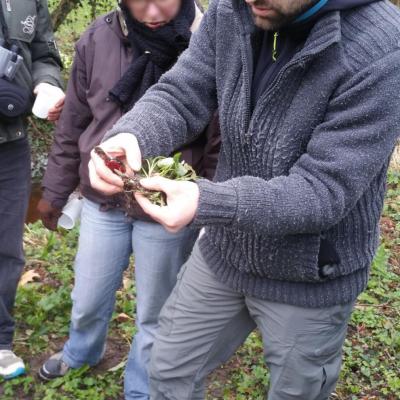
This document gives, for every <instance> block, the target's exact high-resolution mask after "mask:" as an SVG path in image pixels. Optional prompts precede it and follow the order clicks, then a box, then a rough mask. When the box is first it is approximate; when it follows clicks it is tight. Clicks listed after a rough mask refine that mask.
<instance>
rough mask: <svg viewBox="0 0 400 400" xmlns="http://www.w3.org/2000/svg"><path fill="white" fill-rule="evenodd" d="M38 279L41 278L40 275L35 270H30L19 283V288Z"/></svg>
mask: <svg viewBox="0 0 400 400" xmlns="http://www.w3.org/2000/svg"><path fill="white" fill-rule="evenodd" d="M36 278H40V275H39V274H38V273H37V272H35V270H33V269H30V270H29V271H26V272H25V273H24V274H23V275H22V277H21V279H20V281H19V286H25V285H26V284H27V283H29V282H33V281H34V280H35V279H36Z"/></svg>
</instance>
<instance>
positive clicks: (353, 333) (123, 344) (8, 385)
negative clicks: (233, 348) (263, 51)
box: [0, 0, 400, 400]
mask: <svg viewBox="0 0 400 400" xmlns="http://www.w3.org/2000/svg"><path fill="white" fill-rule="evenodd" d="M205 1H206V0H205ZM116 3H117V1H116V0H49V6H50V8H51V10H52V18H53V23H54V26H55V27H56V29H57V38H58V41H59V47H60V50H61V54H62V59H63V62H64V66H65V70H64V75H65V78H66V80H67V79H68V73H69V68H70V66H71V63H72V59H73V45H74V42H75V41H76V40H77V39H78V37H79V35H80V34H81V33H82V32H83V30H84V29H85V28H86V27H87V26H88V25H89V24H90V22H91V21H92V20H93V19H94V18H96V17H97V16H99V15H101V14H103V13H105V12H108V11H110V10H111V9H113V8H114V7H115V6H116ZM395 3H398V4H399V5H400V0H397V1H395ZM399 73H400V71H399ZM53 129H54V128H53V126H52V125H51V124H47V123H43V122H42V121H40V120H37V119H35V118H31V119H30V131H31V141H32V149H33V163H32V173H33V177H34V179H35V180H40V178H41V176H42V173H43V170H44V168H45V165H46V158H47V151H48V148H49V145H50V143H51V140H52V134H53ZM381 228H382V244H381V246H380V247H379V250H378V253H377V255H376V258H375V261H374V264H373V267H372V273H371V280H370V283H369V287H368V290H367V291H366V292H365V293H363V294H362V295H361V296H360V298H359V301H358V303H357V306H356V308H355V311H354V313H353V316H352V319H351V323H350V327H349V332H348V336H347V340H346V342H345V346H344V363H343V370H342V373H341V377H340V381H339V384H338V387H337V390H336V392H335V393H334V394H333V395H332V397H331V399H339V400H356V399H357V400H366V399H370V400H382V399H387V400H398V399H400V150H399V149H397V153H396V154H395V156H394V160H393V162H392V167H391V170H390V173H389V176H388V192H387V196H386V203H385V209H384V215H383V217H382V221H381ZM77 237H78V231H77V230H76V229H75V230H73V231H69V232H68V231H59V232H57V233H51V232H48V231H47V230H46V229H44V228H43V226H42V224H41V223H40V222H36V223H33V224H28V225H27V226H26V233H25V239H24V241H25V248H26V256H27V263H26V268H25V272H24V275H23V277H22V280H21V283H20V288H19V292H18V296H17V304H16V320H17V324H18V326H17V332H16V337H15V350H16V352H17V353H18V354H20V355H21V356H23V357H24V359H25V361H26V362H27V365H28V374H27V375H26V376H24V377H21V378H19V379H15V380H12V381H7V382H6V381H1V380H0V399H2V400H16V399H17V400H24V399H26V400H28V399H29V400H31V399H34V400H65V399H82V400H111V399H123V392H122V379H123V370H124V365H125V361H126V356H127V352H128V349H129V346H130V342H131V338H132V335H133V333H134V332H135V328H134V319H135V282H134V280H133V273H134V260H133V258H132V262H131V265H130V266H129V268H128V269H127V271H126V273H125V278H124V281H123V286H122V287H121V289H120V290H119V291H118V293H117V303H116V309H115V312H114V314H113V318H112V322H111V325H110V332H109V339H108V350H107V353H106V357H105V359H104V361H103V362H102V363H101V364H100V365H99V366H98V367H96V368H95V369H93V370H88V368H87V367H83V368H81V369H79V370H75V371H73V372H72V373H70V374H68V376H67V377H65V378H62V379H57V380H55V381H53V382H51V383H42V382H41V381H39V380H38V378H37V370H38V368H39V367H40V365H41V363H42V362H43V361H44V360H45V359H46V358H47V356H48V355H50V354H51V353H53V352H55V351H57V350H59V349H60V348H61V347H62V344H63V343H64V341H65V340H66V338H67V335H68V323H69V316H70V308H71V300H70V292H71V288H72V285H73V267H72V265H73V259H74V256H75V251H76V244H77ZM268 381H269V375H268V371H267V369H266V368H265V366H264V364H263V357H262V342H261V338H260V335H259V333H258V332H254V333H253V334H252V335H250V337H249V338H248V340H247V341H246V343H245V344H244V345H243V346H242V347H241V348H240V349H239V350H238V352H237V353H236V354H235V356H234V357H233V358H232V359H231V360H230V362H229V363H228V364H227V365H224V366H223V367H221V368H220V369H219V370H217V371H215V372H214V373H213V374H212V376H211V377H210V379H209V385H208V394H207V400H261V399H263V398H264V388H265V386H266V385H268ZM304 400H306V399H304Z"/></svg>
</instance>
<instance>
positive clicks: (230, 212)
mask: <svg viewBox="0 0 400 400" xmlns="http://www.w3.org/2000/svg"><path fill="white" fill-rule="evenodd" d="M197 184H198V186H199V190H200V197H199V205H198V208H197V213H196V215H195V218H194V220H193V225H194V226H205V225H229V224H230V223H232V221H233V219H234V217H235V215H236V209H237V202H238V201H237V193H236V189H235V188H234V187H233V186H232V185H231V184H228V183H223V182H222V183H214V182H211V181H208V180H206V179H200V180H198V181H197Z"/></svg>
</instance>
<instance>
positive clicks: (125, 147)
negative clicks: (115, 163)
mask: <svg viewBox="0 0 400 400" xmlns="http://www.w3.org/2000/svg"><path fill="white" fill-rule="evenodd" d="M100 147H101V148H102V149H103V150H104V151H105V152H106V153H107V154H109V155H110V156H112V157H118V158H119V159H121V161H123V162H124V164H125V165H126V167H127V169H128V170H131V171H139V170H140V168H141V165H142V157H141V153H140V149H139V144H138V142H137V140H136V138H135V136H134V135H132V134H131V133H119V134H118V135H116V136H114V137H112V138H110V139H108V140H106V141H105V142H103V143H102V144H101V145H100ZM91 158H92V159H91V160H90V162H89V178H90V183H91V185H92V186H93V188H94V189H96V190H98V191H99V192H102V193H104V194H106V195H112V194H116V193H119V192H121V191H122V187H123V183H122V180H121V178H119V177H118V176H117V175H115V174H114V173H113V172H112V171H111V170H110V169H109V168H108V167H107V166H106V165H105V164H104V161H103V160H102V159H101V158H100V157H99V156H98V155H97V154H96V153H95V152H94V151H93V150H92V152H91Z"/></svg>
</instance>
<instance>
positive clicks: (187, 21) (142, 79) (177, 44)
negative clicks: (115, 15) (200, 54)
mask: <svg viewBox="0 0 400 400" xmlns="http://www.w3.org/2000/svg"><path fill="white" fill-rule="evenodd" d="M121 9H122V11H123V14H124V18H125V22H126V26H127V28H128V40H129V42H130V44H131V46H132V47H133V48H134V49H136V50H137V51H138V53H139V55H138V56H137V57H134V59H133V61H132V64H131V65H130V66H129V68H128V70H127V71H126V72H125V74H124V76H123V77H122V78H121V79H120V80H119V81H118V83H117V84H116V85H115V86H114V88H113V89H112V90H111V91H110V97H111V99H112V100H113V101H115V102H116V103H118V104H119V105H120V106H121V108H122V110H123V111H124V112H126V111H128V110H130V109H131V108H132V107H133V106H134V104H135V103H136V102H137V101H138V100H139V99H140V98H141V97H142V96H143V94H144V93H145V92H146V90H147V89H148V88H149V87H151V86H152V85H154V84H155V83H157V82H158V80H159V79H160V77H161V75H162V74H163V73H164V72H166V71H168V70H169V69H170V68H171V67H172V65H173V64H174V63H175V62H176V60H177V58H178V56H179V55H180V54H181V53H182V52H183V51H184V50H185V49H186V48H187V47H188V45H189V40H190V36H191V31H190V28H191V26H192V23H193V21H194V18H195V13H196V8H195V3H194V0H182V5H181V8H180V11H179V14H178V15H177V16H176V17H175V18H174V19H173V20H172V21H171V22H169V23H168V24H166V25H164V26H162V27H161V28H158V29H155V30H153V29H150V28H148V27H147V26H146V25H144V24H142V23H140V22H138V21H137V20H135V19H134V18H133V17H132V16H131V13H130V11H129V10H128V9H127V8H126V7H125V6H124V5H121Z"/></svg>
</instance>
